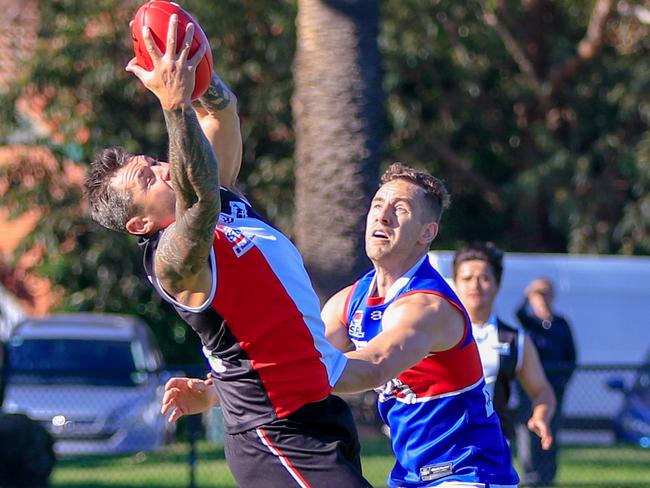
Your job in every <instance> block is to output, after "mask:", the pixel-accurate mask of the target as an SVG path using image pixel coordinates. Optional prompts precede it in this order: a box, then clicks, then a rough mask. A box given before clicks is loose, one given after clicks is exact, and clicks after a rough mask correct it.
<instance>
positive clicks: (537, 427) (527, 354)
mask: <svg viewBox="0 0 650 488" xmlns="http://www.w3.org/2000/svg"><path fill="white" fill-rule="evenodd" d="M517 379H518V380H519V382H520V383H521V386H523V388H524V390H525V391H526V394H527V395H528V396H529V397H530V399H531V402H532V404H533V413H532V415H531V417H530V419H529V420H528V428H529V429H530V430H531V431H533V432H535V433H536V434H537V435H538V436H539V437H540V442H541V444H542V449H545V450H546V449H550V448H551V445H552V444H553V434H552V431H551V419H552V418H553V414H554V412H555V405H556V399H555V393H553V388H551V385H550V384H549V382H548V380H547V379H546V375H545V374H544V369H543V368H542V363H541V361H540V360H539V354H538V353H537V349H536V348H535V344H533V341H532V340H530V338H529V337H528V336H525V337H524V359H523V362H522V365H521V369H520V370H519V372H518V374H517Z"/></svg>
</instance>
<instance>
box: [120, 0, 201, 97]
mask: <svg viewBox="0 0 650 488" xmlns="http://www.w3.org/2000/svg"><path fill="white" fill-rule="evenodd" d="M172 14H176V15H178V30H177V32H176V52H178V51H180V48H181V44H182V43H183V38H184V37H185V27H186V26H187V24H188V22H191V23H192V24H194V39H192V46H191V47H190V54H189V57H192V55H193V54H194V53H195V52H196V50H197V49H198V48H199V46H200V45H201V43H202V42H205V43H206V45H208V48H207V50H206V51H205V56H203V59H202V60H201V61H200V62H199V65H198V66H197V67H196V78H195V80H194V91H193V92H192V100H194V99H196V98H198V97H200V96H201V95H203V94H204V93H205V91H206V90H207V89H208V86H210V79H211V78H212V52H211V51H210V46H209V44H208V39H207V38H206V36H205V34H204V32H203V30H202V29H201V26H200V25H199V24H198V22H197V21H196V20H194V19H193V18H192V16H191V15H190V14H188V13H187V12H186V11H185V10H183V9H182V8H181V7H180V6H179V5H178V4H176V3H171V2H163V1H159V0H155V1H153V2H147V3H145V4H143V5H141V6H140V8H139V9H138V11H137V12H136V13H135V18H134V19H133V23H132V24H131V36H132V37H133V50H134V51H135V57H136V59H137V61H138V65H140V66H141V67H143V68H144V69H146V70H149V71H151V69H153V63H152V62H151V57H150V56H149V53H148V52H147V48H146V46H145V44H144V39H143V38H142V27H143V26H145V25H146V26H148V27H149V29H150V32H151V36H152V37H153V40H154V42H155V43H156V45H157V46H158V48H159V49H160V50H161V51H162V52H165V44H166V40H167V26H168V24H169V18H170V17H171V16H172Z"/></svg>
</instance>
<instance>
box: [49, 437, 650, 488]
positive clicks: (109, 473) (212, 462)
mask: <svg viewBox="0 0 650 488" xmlns="http://www.w3.org/2000/svg"><path fill="white" fill-rule="evenodd" d="M362 453H363V469H364V474H365V476H366V477H367V478H368V480H369V481H370V482H371V483H372V484H373V485H374V486H377V487H381V486H385V480H386V475H387V474H388V471H389V470H390V468H391V466H392V456H391V453H390V448H389V447H388V444H387V443H385V442H372V443H365V444H364V445H363V449H362ZM560 455H561V458H560V460H561V464H560V470H559V474H558V479H557V486H560V487H563V488H570V487H575V488H588V487H594V488H647V487H650V450H642V449H640V448H635V447H630V446H613V447H592V448H589V447H582V446H580V447H571V446H569V447H565V448H563V451H562V452H561V454H560ZM189 479H190V478H189V467H188V447H187V444H174V445H172V446H169V447H167V448H165V449H164V450H162V451H159V452H156V453H150V454H139V455H133V456H120V457H114V456H111V457H108V456H107V457H99V456H94V457H84V458H74V459H63V460H60V461H59V463H58V464H57V467H56V469H55V471H54V474H53V479H52V486H54V487H74V488H101V487H110V488H136V487H161V488H162V487H177V488H184V487H187V486H189ZM195 486H196V488H217V487H218V488H230V487H236V485H235V483H234V481H233V479H232V477H231V476H230V473H229V471H228V468H227V466H226V463H225V461H224V460H223V452H222V451H220V450H217V449H214V448H213V447H211V446H210V445H208V444H207V443H206V442H200V443H199V444H198V462H197V465H196V479H195ZM259 486H260V487H263V486H264V482H263V480H260V485H259ZM254 488H257V487H254ZM340 488H345V487H340Z"/></svg>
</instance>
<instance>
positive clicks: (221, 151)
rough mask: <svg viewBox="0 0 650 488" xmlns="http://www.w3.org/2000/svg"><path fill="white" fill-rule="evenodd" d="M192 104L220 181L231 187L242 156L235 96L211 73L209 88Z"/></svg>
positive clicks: (235, 178) (237, 172) (235, 179)
mask: <svg viewBox="0 0 650 488" xmlns="http://www.w3.org/2000/svg"><path fill="white" fill-rule="evenodd" d="M192 106H193V107H194V110H195V111H196V114H197V116H198V118H199V123H200V124H201V128H202V129H203V133H204V134H205V136H206V137H207V139H208V141H209V142H210V144H211V145H212V149H213V150H214V152H215V154H216V155H217V160H218V161H219V177H220V180H221V184H222V185H223V186H225V187H228V188H232V187H233V186H234V184H235V182H236V181H237V175H238V174H239V169H240V168H241V160H242V136H241V129H240V125H239V115H238V114H237V97H236V96H235V94H234V93H233V92H232V91H231V90H230V89H229V88H228V87H227V86H226V84H225V83H224V82H223V81H222V80H221V78H219V76H218V75H217V74H216V73H212V81H211V82H210V87H209V88H208V91H206V92H205V94H204V95H202V96H201V97H200V98H199V99H198V100H195V101H194V102H192Z"/></svg>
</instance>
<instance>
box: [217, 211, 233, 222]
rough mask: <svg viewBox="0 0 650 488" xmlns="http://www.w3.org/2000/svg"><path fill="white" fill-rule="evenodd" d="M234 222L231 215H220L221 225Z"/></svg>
mask: <svg viewBox="0 0 650 488" xmlns="http://www.w3.org/2000/svg"><path fill="white" fill-rule="evenodd" d="M234 221H235V218H234V217H231V216H230V215H226V214H224V213H221V214H219V223H220V224H221V225H227V224H232V223H233V222H234Z"/></svg>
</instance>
